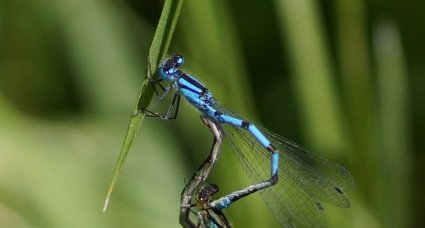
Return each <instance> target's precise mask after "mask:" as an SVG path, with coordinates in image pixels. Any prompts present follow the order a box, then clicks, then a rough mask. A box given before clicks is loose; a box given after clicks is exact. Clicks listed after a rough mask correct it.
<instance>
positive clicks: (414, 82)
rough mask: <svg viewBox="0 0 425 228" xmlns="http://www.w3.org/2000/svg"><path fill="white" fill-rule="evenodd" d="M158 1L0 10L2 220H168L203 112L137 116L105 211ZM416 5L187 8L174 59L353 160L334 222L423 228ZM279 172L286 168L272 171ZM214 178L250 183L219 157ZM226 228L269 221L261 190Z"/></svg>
mask: <svg viewBox="0 0 425 228" xmlns="http://www.w3.org/2000/svg"><path fill="white" fill-rule="evenodd" d="M162 4H163V1H150V0H139V1H137V0H127V1H111V0H110V1H108V0H85V1H82V0H73V1H71V0H60V1H59V0H56V1H54V0H44V1H43V0H41V1H40V0H37V1H35V0H21V1H13V0H2V1H0V227H61V228H62V227H178V212H179V199H180V192H181V190H182V188H183V187H184V184H185V180H188V178H189V177H190V176H191V174H192V172H193V171H194V170H195V169H196V168H197V166H198V165H199V164H200V163H201V161H202V160H203V159H204V157H205V156H206V154H207V153H208V152H209V149H210V146H211V145H210V144H211V140H212V138H211V135H210V133H209V132H208V130H207V129H206V127H205V126H204V125H203V124H202V123H201V122H200V121H199V117H198V116H199V113H197V112H196V111H195V110H193V109H192V108H191V107H189V106H188V105H182V107H181V111H180V114H179V118H178V120H177V121H171V122H167V121H160V120H156V119H145V120H144V122H143V125H142V129H141V131H140V132H139V135H138V137H137V139H136V141H135V144H134V145H133V148H132V152H131V153H130V155H129V157H128V161H127V162H126V164H125V166H124V172H123V174H122V176H121V178H120V180H119V181H118V184H117V186H116V189H115V191H114V193H113V195H112V199H111V203H110V207H109V209H108V211H107V212H106V213H105V214H103V213H102V212H101V208H102V204H103V200H104V197H105V190H106V187H107V185H108V183H109V181H110V178H111V176H112V172H113V168H114V165H115V162H116V159H117V156H118V152H119V151H120V147H121V144H122V140H123V137H124V135H125V131H126V130H127V124H128V120H129V118H130V116H131V113H132V110H133V107H134V105H135V103H136V100H137V95H138V93H139V90H140V86H141V83H142V80H143V76H144V71H145V69H144V66H145V65H146V55H147V52H148V49H149V46H150V43H151V40H152V36H153V33H154V31H155V27H156V24H157V22H158V19H159V15H160V13H161V8H162ZM423 12H425V4H423V1H422V0H408V1H384V0H375V1H364V0H363V1H361V0H351V1H338V0H334V1H314V0H297V1H295V0H274V1H258V0H233V1H225V0H204V1H195V0H186V1H185V3H184V5H183V9H182V13H181V17H180V19H179V23H178V25H177V30H176V32H175V36H174V39H173V42H172V43H171V46H172V47H171V50H170V51H169V53H170V54H171V53H174V52H179V53H182V54H183V55H184V56H185V57H186V59H187V60H186V65H185V66H184V67H183V68H184V69H185V70H186V71H188V72H190V73H193V74H194V75H196V76H197V77H198V78H199V79H200V80H202V81H203V82H204V83H205V84H206V85H208V86H209V88H210V89H211V90H212V91H213V93H214V94H215V96H216V97H217V99H218V100H220V101H222V103H224V104H226V105H227V106H229V107H230V108H232V109H234V110H237V111H238V112H239V113H241V114H243V115H244V116H245V117H247V118H249V119H252V120H255V121H256V122H258V123H261V124H262V125H264V126H266V127H268V128H269V129H271V130H273V131H275V132H279V133H280V134H282V135H283V136H285V137H287V138H291V139H293V140H294V141H297V142H299V143H301V144H302V145H305V146H306V147H308V148H310V150H312V151H314V152H315V153H321V154H322V155H324V156H325V157H327V158H329V159H330V160H334V161H337V162H338V163H341V164H343V165H344V166H346V167H348V168H349V169H350V170H351V172H352V174H353V176H354V178H355V181H356V186H355V190H354V191H353V192H352V193H351V199H352V207H351V208H350V209H341V208H336V207H333V206H332V205H325V208H326V210H327V213H326V216H327V218H328V221H329V224H330V227H420V226H421V224H424V223H425V217H424V216H423V215H424V211H425V194H424V193H423V192H425V177H424V176H425V175H424V173H425V169H424V167H425V166H424V162H425V156H424V153H423V151H424V150H425V144H424V143H423V137H424V136H425V121H424V120H423V118H424V114H425V106H424V105H423V104H424V102H425V93H424V92H423V91H424V90H423V88H424V87H425V77H424V74H425V65H424V60H425V45H424V40H425V30H424V29H423V28H424V22H425V14H424V13H423ZM283 168H284V167H283ZM210 181H212V182H215V183H217V184H219V186H220V187H221V193H222V194H224V193H226V192H230V191H232V190H235V189H237V188H240V187H242V186H245V185H246V184H248V183H249V182H248V180H247V179H246V177H245V175H244V174H243V172H242V171H241V169H240V167H239V166H238V165H237V163H236V161H235V159H234V157H233V155H232V153H231V151H230V150H228V149H225V150H224V151H223V155H222V157H221V159H220V161H219V162H218V165H217V167H216V168H215V169H214V170H213V174H212V177H211V179H210ZM226 214H227V216H228V217H229V218H230V220H231V221H232V223H233V225H234V226H235V227H277V223H276V222H275V221H274V219H273V217H272V215H271V213H270V212H269V211H268V209H267V208H266V206H265V205H264V203H262V201H261V199H260V197H259V196H258V195H255V196H251V197H249V198H247V199H245V200H243V201H241V202H238V203H237V204H235V205H234V206H232V207H231V208H229V209H227V210H226Z"/></svg>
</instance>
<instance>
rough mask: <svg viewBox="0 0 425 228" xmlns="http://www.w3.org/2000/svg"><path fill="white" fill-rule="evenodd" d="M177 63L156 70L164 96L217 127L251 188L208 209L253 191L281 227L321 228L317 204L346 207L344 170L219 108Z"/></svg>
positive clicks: (178, 59)
mask: <svg viewBox="0 0 425 228" xmlns="http://www.w3.org/2000/svg"><path fill="white" fill-rule="evenodd" d="M183 63H184V59H183V57H182V56H180V55H174V56H171V57H170V58H169V59H167V60H165V61H164V62H163V63H162V64H161V65H160V66H159V72H160V77H161V80H163V81H169V82H171V84H170V85H169V87H168V88H167V91H170V90H171V89H177V90H178V98H179V97H180V95H182V96H183V97H184V98H185V99H186V100H187V101H188V102H189V103H190V104H191V105H192V106H194V107H195V108H196V109H198V110H199V111H200V112H201V114H202V115H203V116H205V117H207V118H208V119H210V120H213V121H214V122H215V123H216V124H217V125H221V127H222V128H223V131H224V133H225V136H226V138H227V140H228V141H229V142H230V144H231V145H232V148H233V149H234V151H235V155H236V157H237V159H238V161H241V164H242V166H243V168H244V170H245V172H246V173H247V174H248V176H249V177H250V178H251V179H252V180H253V181H254V183H255V184H253V185H250V186H248V187H246V188H244V189H241V190H238V191H235V192H232V193H230V194H228V195H226V196H223V197H221V198H220V199H218V200H215V201H213V202H211V203H210V206H211V209H213V210H215V211H216V212H220V211H221V210H223V209H224V208H227V207H229V206H230V205H231V204H232V203H234V202H236V201H237V200H239V199H241V198H243V197H245V196H248V195H250V194H252V193H254V192H257V191H259V193H260V194H261V196H262V197H263V199H264V201H265V202H266V203H267V205H268V207H269V208H270V209H271V210H272V212H273V213H274V216H275V218H276V219H277V220H278V221H279V222H280V223H281V224H282V226H285V227H297V226H300V227H304V226H306V227H324V226H325V225H324V222H323V214H322V213H323V211H324V207H323V205H322V202H329V203H332V204H335V205H337V206H341V207H349V206H350V201H349V199H348V197H347V196H346V194H345V192H348V191H350V190H351V189H352V187H353V184H354V181H353V177H352V176H351V174H350V173H349V172H348V170H347V169H345V168H344V167H342V166H339V165H338V164H335V163H332V162H330V161H327V160H326V159H324V158H321V157H318V156H316V155H314V154H311V153H310V152H308V151H306V150H305V149H303V148H302V147H301V146H298V145H297V144H295V143H293V142H291V141H289V140H287V139H285V138H283V137H281V136H278V135H276V134H274V133H272V132H270V131H268V130H267V129H264V128H261V127H258V126H256V125H254V124H253V123H251V122H249V121H247V120H245V119H243V118H241V117H239V116H238V115H236V114H234V113H233V112H231V111H230V110H228V109H226V108H224V107H222V106H221V105H220V104H218V102H217V101H216V99H215V98H214V96H213V95H212V93H211V92H210V91H209V90H208V88H207V87H206V86H205V85H203V84H202V83H201V82H199V81H198V80H197V79H195V78H194V77H192V76H190V75H188V74H186V73H185V72H183V71H182V70H180V69H178V67H180V66H181V65H182V64H183ZM164 90H165V89H164ZM175 98H176V96H175ZM173 100H179V99H173ZM177 103H178V102H177ZM150 113H153V112H150ZM167 113H168V112H167ZM153 114H155V113H153ZM155 115H156V114H155ZM158 116H160V115H158ZM160 117H161V116H160ZM162 118H163V119H167V118H164V117H162ZM280 163H281V164H283V167H284V168H283V169H282V170H281V171H279V164H280ZM265 178H269V179H266V180H264V179H265ZM278 181H279V183H278ZM276 184H277V186H274V185H276ZM264 189H267V191H262V190H264Z"/></svg>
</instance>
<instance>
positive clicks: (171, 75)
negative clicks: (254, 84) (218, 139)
mask: <svg viewBox="0 0 425 228" xmlns="http://www.w3.org/2000/svg"><path fill="white" fill-rule="evenodd" d="M183 63H184V59H183V56H180V55H175V56H173V57H171V58H169V59H167V60H166V61H165V62H164V63H163V64H161V66H160V77H161V78H162V79H163V80H171V81H172V82H173V83H174V86H175V87H176V88H177V89H178V90H179V92H180V93H181V94H182V95H183V96H184V98H185V99H186V100H187V101H188V102H189V103H190V104H192V105H193V106H194V107H195V108H197V109H198V110H199V111H200V112H201V113H202V114H203V115H206V116H208V117H209V118H211V119H213V120H215V121H217V122H218V123H224V124H230V125H232V126H234V127H239V128H246V129H247V130H248V131H249V132H250V133H251V134H252V135H253V136H254V137H255V138H256V139H257V140H258V141H259V142H260V143H261V145H263V147H264V148H267V149H268V150H270V152H271V153H273V155H272V165H271V166H272V167H271V175H272V176H274V177H275V178H277V172H278V166H279V153H278V152H277V151H275V149H273V148H274V147H273V146H272V144H271V142H270V141H269V140H268V139H267V137H266V136H265V135H264V134H263V133H261V131H260V130H259V129H258V128H257V127H256V126H255V125H254V124H252V123H249V122H247V121H245V120H243V119H240V118H239V117H236V116H231V115H228V114H223V113H221V112H220V111H219V110H217V109H216V108H215V106H216V105H217V102H216V100H215V99H214V97H213V95H212V94H211V92H210V91H209V90H208V88H207V87H206V86H204V85H203V84H202V83H200V82H199V81H198V80H196V79H195V78H194V77H192V76H190V75H188V74H186V73H184V72H183V71H181V70H180V69H177V67H179V66H181V65H182V64H183ZM276 181H277V179H276Z"/></svg>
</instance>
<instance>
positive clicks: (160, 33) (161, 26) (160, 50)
mask: <svg viewBox="0 0 425 228" xmlns="http://www.w3.org/2000/svg"><path fill="white" fill-rule="evenodd" d="M183 1H184V0H166V1H165V3H164V7H163V9H162V13H161V17H160V19H159V23H158V26H157V28H156V31H155V35H154V37H153V41H152V44H151V47H150V50H149V56H148V62H147V71H146V78H145V80H144V81H143V85H142V89H141V91H140V94H139V98H138V100H137V105H136V107H135V110H134V112H133V115H132V116H131V118H130V122H129V125H128V130H127V133H126V136H125V138H124V142H123V145H122V147H121V151H120V154H119V157H118V161H117V164H116V166H115V171H114V174H113V177H112V180H111V182H110V184H109V186H108V189H107V193H106V199H105V203H104V206H103V212H105V211H106V209H107V208H108V204H109V199H110V197H111V194H112V191H113V189H114V186H115V183H116V182H117V181H118V178H119V176H120V174H121V170H122V168H123V165H124V162H125V160H126V158H127V155H128V152H129V151H130V148H131V145H132V143H133V140H134V138H135V137H136V134H137V132H138V130H139V129H140V127H141V125H142V121H143V119H144V117H145V115H144V114H143V112H142V111H141V110H143V109H144V108H147V107H148V106H149V104H150V101H151V100H152V97H153V89H152V87H151V86H149V79H155V78H158V74H156V69H157V66H158V64H159V62H160V61H161V59H162V58H164V56H165V55H166V53H167V50H168V47H169V46H170V42H171V38H172V37H173V33H174V29H175V27H176V24H177V19H178V18H179V15H180V10H181V7H182V5H183Z"/></svg>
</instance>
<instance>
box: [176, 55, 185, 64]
mask: <svg viewBox="0 0 425 228" xmlns="http://www.w3.org/2000/svg"><path fill="white" fill-rule="evenodd" d="M183 63H184V58H183V56H182V55H175V56H174V64H175V67H179V66H181V65H183Z"/></svg>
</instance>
